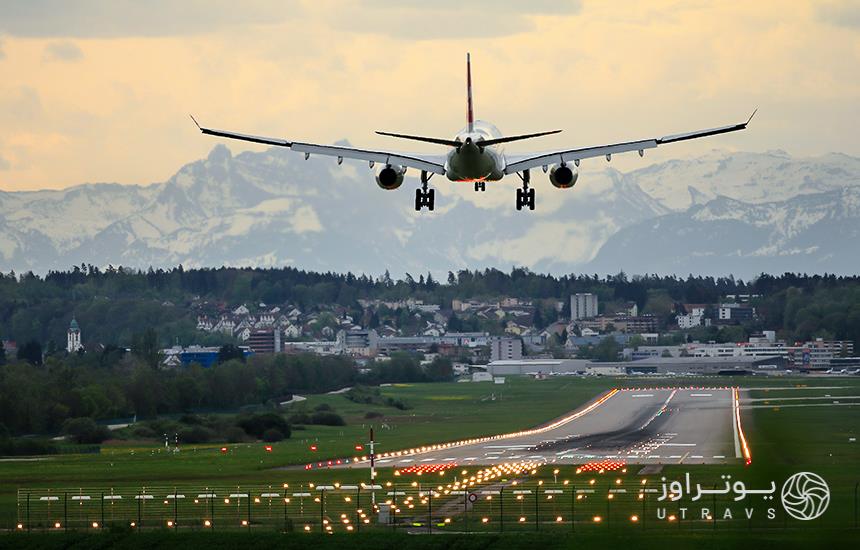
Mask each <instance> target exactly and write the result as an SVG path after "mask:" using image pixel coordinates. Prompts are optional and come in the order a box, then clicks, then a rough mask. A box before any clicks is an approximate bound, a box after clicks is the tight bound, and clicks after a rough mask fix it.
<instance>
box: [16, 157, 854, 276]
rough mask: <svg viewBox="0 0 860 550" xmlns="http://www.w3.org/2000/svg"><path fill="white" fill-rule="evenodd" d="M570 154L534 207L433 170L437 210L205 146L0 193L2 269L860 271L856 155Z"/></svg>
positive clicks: (324, 165)
mask: <svg viewBox="0 0 860 550" xmlns="http://www.w3.org/2000/svg"><path fill="white" fill-rule="evenodd" d="M587 164H588V163H583V169H584V172H583V174H582V175H581V176H580V180H579V183H577V185H576V187H575V188H574V189H572V190H558V189H555V188H553V187H552V186H551V185H550V184H549V183H548V182H547V181H545V177H544V176H543V174H541V173H540V172H539V171H538V173H537V174H535V177H534V178H533V181H534V183H535V186H536V187H537V203H538V204H537V210H536V211H534V212H528V213H526V212H517V211H515V210H514V208H513V202H514V201H513V197H514V188H515V184H514V183H513V182H510V181H509V182H505V183H501V184H499V185H498V187H496V186H495V185H494V184H489V185H488V186H487V187H488V190H487V191H486V192H485V193H483V194H481V195H478V194H477V193H474V192H473V191H472V190H471V186H470V185H468V184H465V185H463V186H462V187H458V188H455V185H456V184H451V183H450V182H447V181H441V182H439V185H438V187H437V210H436V211H435V212H433V213H429V212H426V211H425V212H422V213H417V212H414V211H413V210H412V202H413V197H414V195H413V193H414V188H415V187H416V186H417V182H416V180H415V179H414V178H407V181H406V182H405V183H404V185H403V186H402V187H401V188H400V189H398V190H396V191H388V192H386V191H382V190H380V189H378V188H377V187H376V185H375V183H374V181H373V172H372V171H371V170H369V169H368V167H367V165H366V164H364V163H357V162H353V163H351V162H350V161H344V164H343V166H337V164H336V163H335V162H334V161H332V160H330V159H322V158H311V159H310V160H308V161H305V160H303V158H302V157H301V156H300V155H296V154H294V153H292V152H290V151H287V150H283V149H274V148H273V149H270V150H268V151H265V152H261V153H255V152H245V153H242V154H240V155H237V156H235V157H234V156H232V155H231V154H230V152H229V150H228V149H227V148H226V147H224V146H223V145H217V146H216V147H215V148H214V149H213V150H212V152H211V153H210V154H209V156H208V157H207V158H206V159H203V160H199V161H196V162H192V163H190V164H187V165H185V166H183V167H182V168H181V169H180V170H179V171H178V172H177V173H176V174H175V175H174V176H173V177H171V178H170V179H169V180H167V181H166V182H163V183H159V184H154V185H150V186H137V185H117V184H87V185H80V186H76V187H72V188H68V189H65V190H62V191H35V192H14V193H3V192H0V270H2V271H9V270H11V269H14V270H15V271H19V272H20V271H26V270H33V271H36V272H38V273H43V272H46V271H47V270H50V269H62V268H66V267H68V266H69V265H72V264H80V263H82V262H86V263H92V264H95V265H100V266H106V265H108V264H113V265H120V264H121V265H126V266H131V267H144V268H145V267H149V266H155V267H169V266H174V265H176V264H179V263H181V264H183V265H185V266H189V267H191V266H220V265H233V266H239V265H250V266H279V265H296V266H300V267H302V268H306V269H313V270H320V271H326V270H334V271H347V270H350V271H353V272H366V273H371V274H379V273H381V272H383V271H384V270H385V269H386V268H388V269H390V270H391V272H392V273H394V274H401V273H403V272H407V271H408V272H413V273H421V272H427V271H428V270H429V271H433V272H434V273H445V272H447V271H448V270H457V269H460V268H478V267H484V266H497V267H500V268H503V269H506V268H509V267H510V266H512V265H517V266H526V267H530V268H532V269H534V270H538V271H550V272H555V273H561V272H571V271H580V270H586V271H589V272H595V271H596V272H617V271H618V270H620V269H622V268H623V269H624V270H625V271H627V272H630V273H638V272H652V271H657V272H661V273H667V272H676V273H681V274H686V273H689V272H693V273H708V272H712V271H713V272H719V273H727V272H729V271H731V272H733V273H735V274H738V275H741V276H750V275H752V274H755V273H758V272H761V271H768V272H781V271H784V270H793V271H836V272H852V273H853V272H857V271H858V268H860V258H857V257H856V254H852V250H854V248H852V245H851V240H850V237H851V235H856V232H854V233H852V231H855V230H853V227H852V226H853V225H854V224H856V221H857V220H856V216H857V208H856V206H853V205H854V204H856V203H852V202H850V201H856V197H857V192H858V189H860V159H857V158H853V157H849V156H846V155H839V154H831V155H826V156H823V157H818V158H813V159H799V158H792V157H790V156H789V155H787V154H786V153H784V152H779V151H777V152H769V153H763V154H758V153H726V152H719V151H714V152H711V153H709V154H707V155H704V156H702V157H698V158H693V159H686V160H673V161H669V162H664V163H659V164H654V165H651V166H648V167H645V168H642V169H640V170H636V171H633V172H629V173H621V172H618V171H617V170H614V169H612V168H611V167H606V166H605V164H598V163H592V164H591V165H590V166H591V167H589V166H586V165H587Z"/></svg>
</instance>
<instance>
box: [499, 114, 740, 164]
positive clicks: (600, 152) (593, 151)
mask: <svg viewBox="0 0 860 550" xmlns="http://www.w3.org/2000/svg"><path fill="white" fill-rule="evenodd" d="M753 116H755V111H753V114H752V115H750V117H749V119H747V121H746V122H742V123H740V124H732V125H729V126H720V127H719V128H711V129H708V130H698V131H695V132H687V133H684V134H674V135H670V136H664V137H661V138H651V139H642V140H638V141H627V142H623V143H611V144H609V145H600V146H597V147H583V148H580V149H568V150H565V151H550V152H545V153H534V154H532V155H519V156H513V155H509V156H508V159H509V162H508V164H507V166H506V167H505V173H506V174H514V173H516V172H522V171H523V170H529V169H531V168H535V167H537V166H547V165H550V164H561V163H563V162H576V163H578V162H579V161H580V160H582V159H587V158H593V157H602V156H606V157H607V159H608V158H609V157H610V156H611V155H614V154H615V153H626V152H628V151H639V154H640V155H642V154H643V152H644V150H645V149H653V148H655V147H657V146H658V145H663V144H666V143H675V142H678V141H686V140H689V139H696V138H701V137H707V136H715V135H718V134H725V133H728V132H736V131H738V130H743V129H745V128H746V127H747V125H748V124H749V123H750V121H751V120H752V117H753Z"/></svg>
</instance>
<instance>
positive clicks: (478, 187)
mask: <svg viewBox="0 0 860 550" xmlns="http://www.w3.org/2000/svg"><path fill="white" fill-rule="evenodd" d="M486 190H487V182H485V181H476V182H475V191H486Z"/></svg>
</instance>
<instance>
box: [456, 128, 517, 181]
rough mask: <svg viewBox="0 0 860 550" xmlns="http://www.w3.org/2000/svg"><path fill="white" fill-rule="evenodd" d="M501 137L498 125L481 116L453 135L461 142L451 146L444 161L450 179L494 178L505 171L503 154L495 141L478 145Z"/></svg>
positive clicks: (490, 179)
mask: <svg viewBox="0 0 860 550" xmlns="http://www.w3.org/2000/svg"><path fill="white" fill-rule="evenodd" d="M500 137H502V134H501V132H499V129H498V128H496V127H495V126H493V125H492V124H490V123H489V122H485V121H483V120H476V121H475V122H474V124H473V125H472V131H471V132H470V131H469V128H468V127H466V128H463V129H462V130H460V131H459V132H457V135H456V136H455V137H454V139H455V140H457V141H459V142H461V143H463V145H462V146H460V147H457V148H454V149H451V150H450V151H449V152H448V156H447V159H446V161H445V175H446V177H447V178H448V179H449V180H451V181H461V182H473V181H496V180H500V179H502V177H504V174H505V155H504V152H503V150H502V148H501V147H500V146H498V145H494V146H489V147H481V146H480V142H481V141H484V140H488V139H496V138H500Z"/></svg>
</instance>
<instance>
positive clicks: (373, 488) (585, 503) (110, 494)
mask: <svg viewBox="0 0 860 550" xmlns="http://www.w3.org/2000/svg"><path fill="white" fill-rule="evenodd" d="M577 481H580V480H577ZM717 487H718V486H717V485H716V484H714V485H713V488H714V490H712V491H711V492H710V493H709V494H708V495H707V496H703V497H701V498H700V499H697V500H696V501H695V502H691V501H689V500H678V501H671V500H670V499H669V498H661V497H665V495H664V494H663V491H662V490H661V489H660V488H659V487H655V486H652V484H651V483H641V482H639V481H638V480H636V481H626V480H622V479H621V478H618V479H612V478H603V479H599V480H597V481H593V482H589V481H588V480H585V481H584V482H582V483H573V482H572V481H569V482H562V481H559V482H557V483H553V482H541V481H526V482H522V483H517V484H514V483H505V484H502V483H500V484H496V485H488V486H484V487H475V486H469V487H466V488H461V489H460V490H449V489H446V488H443V487H442V486H439V485H431V484H429V483H422V482H418V481H413V482H409V481H404V482H402V483H390V484H389V483H385V484H383V485H340V484H336V485H315V486H314V485H311V484H307V485H300V486H298V487H296V486H286V487H284V486H260V485H246V486H242V485H237V486H193V485H184V486H171V487H157V486H147V487H139V488H122V489H118V488H96V487H89V488H76V489H20V490H19V491H18V496H17V521H16V523H15V524H14V525H11V526H7V528H9V529H11V530H15V531H19V532H23V533H26V532H33V531H70V530H74V531H99V530H118V529H120V530H129V529H131V530H152V529H168V530H240V529H244V530H249V531H250V530H275V531H283V532H317V533H336V532H350V533H360V532H362V531H371V530H373V531H379V530H405V531H409V532H412V533H422V532H426V533H440V532H458V533H495V532H498V533H518V532H519V533H523V532H544V531H546V532H562V531H564V532H574V533H575V532H579V531H583V532H585V531H589V530H595V529H625V530H640V531H643V532H650V531H654V530H666V529H678V530H684V529H686V530H723V529H732V530H739V529H749V530H753V529H756V530H758V529H791V528H794V529H798V528H826V529H845V528H855V529H856V528H858V512H860V510H858V490H860V483H855V484H853V485H852V486H848V487H836V488H833V489H834V494H833V495H832V501H833V504H834V506H832V507H831V509H828V510H827V512H826V513H824V514H822V515H821V516H820V517H818V518H816V519H813V520H811V521H801V520H798V519H795V518H794V517H792V516H790V515H789V514H788V512H787V511H786V510H785V508H784V507H783V506H782V504H781V502H780V497H779V495H776V496H775V497H774V495H765V497H762V498H758V497H755V498H754V497H750V499H748V500H747V501H746V502H739V501H738V500H736V497H734V496H732V495H730V494H720V492H719V491H718V490H716V489H717ZM852 502H853V506H851V504H850V503H852ZM837 505H838V506H837Z"/></svg>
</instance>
